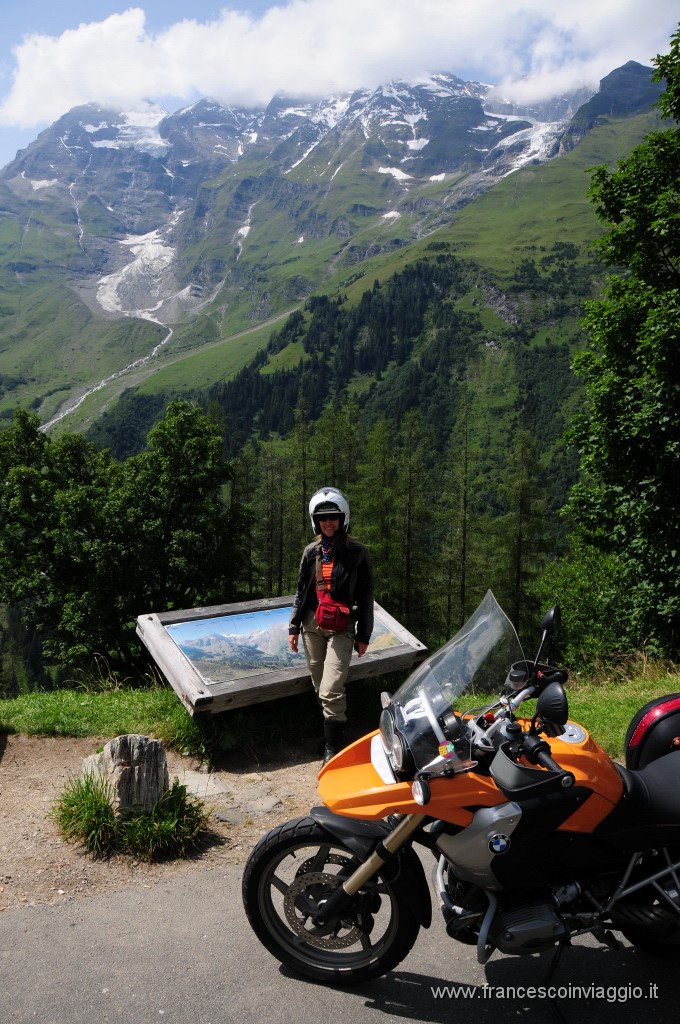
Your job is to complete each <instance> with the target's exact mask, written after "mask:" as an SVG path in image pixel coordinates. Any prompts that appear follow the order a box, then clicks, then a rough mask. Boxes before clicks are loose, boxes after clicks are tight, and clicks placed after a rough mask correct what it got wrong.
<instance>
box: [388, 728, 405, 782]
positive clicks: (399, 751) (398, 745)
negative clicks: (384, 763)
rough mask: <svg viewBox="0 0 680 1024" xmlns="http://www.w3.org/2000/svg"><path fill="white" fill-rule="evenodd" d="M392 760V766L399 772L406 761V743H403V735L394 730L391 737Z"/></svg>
mask: <svg viewBox="0 0 680 1024" xmlns="http://www.w3.org/2000/svg"><path fill="white" fill-rule="evenodd" d="M391 753H392V760H393V761H394V767H395V768H396V769H397V771H398V772H400V771H401V770H402V769H403V767H404V762H405V761H406V744H405V743H404V740H403V737H402V736H401V735H400V733H398V732H396V730H395V732H394V735H393V737H392V751H391Z"/></svg>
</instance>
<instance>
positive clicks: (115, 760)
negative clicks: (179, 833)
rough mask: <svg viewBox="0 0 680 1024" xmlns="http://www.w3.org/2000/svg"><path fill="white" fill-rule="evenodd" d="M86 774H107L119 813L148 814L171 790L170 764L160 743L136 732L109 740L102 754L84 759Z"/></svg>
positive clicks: (115, 808)
mask: <svg viewBox="0 0 680 1024" xmlns="http://www.w3.org/2000/svg"><path fill="white" fill-rule="evenodd" d="M83 771H84V772H93V773H96V774H99V775H104V776H105V777H106V778H107V779H108V781H109V783H110V785H111V791H112V794H113V799H112V803H113V808H114V810H115V811H116V812H121V811H131V810H134V811H141V812H143V813H144V814H149V813H150V811H151V809H152V807H153V805H154V804H155V803H156V802H157V801H158V800H159V799H160V798H161V797H162V796H164V795H165V793H167V792H168V790H169V789H170V778H169V775H168V761H167V758H166V756H165V749H164V747H163V744H162V743H161V741H160V740H153V739H150V737H149V736H138V735H135V734H134V733H131V734H127V735H124V736H116V737H115V739H112V740H109V742H108V743H107V744H106V746H105V747H104V749H103V750H102V751H101V753H99V754H92V755H91V756H90V757H86V758H84V759H83Z"/></svg>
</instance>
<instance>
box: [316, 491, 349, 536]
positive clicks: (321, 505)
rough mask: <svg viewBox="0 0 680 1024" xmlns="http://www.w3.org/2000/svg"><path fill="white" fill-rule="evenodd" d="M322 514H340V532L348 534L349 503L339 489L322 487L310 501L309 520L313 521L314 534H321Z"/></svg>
mask: <svg viewBox="0 0 680 1024" xmlns="http://www.w3.org/2000/svg"><path fill="white" fill-rule="evenodd" d="M320 512H339V513H340V516H341V520H340V532H341V533H347V530H348V528H349V502H348V501H347V498H346V497H345V495H344V494H343V493H342V491H339V490H338V489H337V487H322V488H321V490H320V491H317V492H316V494H313V495H312V497H311V498H310V500H309V518H310V519H311V520H312V529H313V530H314V533H319V532H320V530H319V520H318V516H319V513H320Z"/></svg>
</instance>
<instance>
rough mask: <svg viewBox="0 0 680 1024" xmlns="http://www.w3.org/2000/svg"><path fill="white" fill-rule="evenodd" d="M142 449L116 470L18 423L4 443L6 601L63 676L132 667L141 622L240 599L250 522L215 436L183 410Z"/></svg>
mask: <svg viewBox="0 0 680 1024" xmlns="http://www.w3.org/2000/svg"><path fill="white" fill-rule="evenodd" d="M147 440H148V445H147V450H146V451H144V452H142V453H141V454H139V455H135V456H132V457H130V458H129V459H127V460H126V461H125V462H124V463H116V462H114V461H113V459H112V458H111V456H110V455H109V454H108V453H107V452H99V451H98V450H97V449H96V448H95V447H94V445H93V444H91V443H90V442H88V441H86V440H85V439H84V438H83V437H81V436H80V435H65V436H63V437H61V438H58V439H56V440H52V439H50V438H48V437H47V436H46V435H44V434H43V433H41V431H40V428H39V422H38V420H37V418H36V417H33V416H30V415H28V414H26V413H23V412H19V413H17V414H16V416H15V419H14V421H13V423H12V425H11V426H10V427H9V428H8V429H7V430H5V431H3V432H2V433H1V434H0V468H1V470H2V473H3V477H4V487H3V489H2V491H1V492H0V601H1V602H2V603H4V604H6V605H8V606H10V607H17V608H19V609H20V612H21V616H22V619H23V621H24V622H25V623H26V624H27V625H28V626H30V627H31V628H35V629H38V630H39V632H40V634H41V635H42V637H43V646H44V649H45V651H46V653H47V654H48V655H49V656H51V657H52V658H54V659H55V660H56V661H57V662H58V663H60V664H62V665H68V666H75V665H89V664H90V663H91V662H92V660H93V658H94V657H95V656H96V655H102V656H104V657H106V658H107V659H109V660H111V661H113V662H115V663H123V662H125V663H126V664H129V662H130V661H134V659H135V657H136V656H138V654H139V644H138V642H137V640H136V638H135V631H134V625H135V620H136V617H137V616H138V615H140V614H143V613H144V612H147V611H160V610H165V609H170V608H178V607H191V606H193V605H197V604H205V603H208V602H210V601H217V600H220V601H221V600H225V601H226V600H229V599H230V598H231V597H232V596H234V593H235V580H236V578H237V576H238V574H239V571H240V564H241V563H240V554H239V550H240V548H239V544H240V535H241V532H242V525H243V521H242V516H241V514H240V511H239V509H238V508H236V507H231V506H229V504H228V503H227V502H226V500H225V495H224V491H223V488H224V485H225V484H226V483H227V482H228V481H229V479H230V476H231V469H230V467H229V466H228V465H227V464H226V463H225V462H224V459H223V457H222V439H221V437H220V434H219V431H218V430H217V428H216V427H215V426H213V425H212V424H211V423H210V422H209V421H208V419H207V418H206V417H205V416H204V415H203V414H202V413H200V412H199V411H198V410H197V409H195V408H192V407H191V406H190V405H189V404H188V403H183V402H177V403H173V404H172V405H170V406H169V407H168V410H167V412H166V415H165V417H164V419H163V420H161V421H160V422H159V423H158V424H157V425H156V427H154V429H153V430H152V431H151V432H150V433H149V435H148V439H147Z"/></svg>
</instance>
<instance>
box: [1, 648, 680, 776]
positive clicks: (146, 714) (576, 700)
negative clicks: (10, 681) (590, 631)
mask: <svg viewBox="0 0 680 1024" xmlns="http://www.w3.org/2000/svg"><path fill="white" fill-rule="evenodd" d="M403 678H405V675H404V674H403V673H398V674H395V675H393V676H388V677H383V678H376V679H370V680H362V681H361V683H359V684H350V685H349V687H348V698H349V729H348V738H352V739H353V738H355V737H358V736H360V735H362V734H363V733H365V732H368V731H370V730H372V729H375V728H377V725H378V718H379V715H380V697H379V695H380V692H381V691H382V690H389V691H391V692H394V691H395V690H396V689H398V687H399V685H400V683H401V682H402V680H403ZM566 691H567V697H568V699H569V714H570V717H571V718H572V719H573V720H574V721H577V722H579V723H581V724H582V725H583V726H584V727H585V728H586V729H587V730H588V732H590V733H591V735H592V736H593V739H595V740H596V741H597V742H598V743H599V744H600V745H601V746H602V747H603V748H604V749H605V750H606V751H607V753H608V754H609V755H610V756H611V757H614V758H621V757H622V756H623V753H624V749H623V744H624V739H625V735H626V730H627V729H628V723H629V722H630V720H631V718H632V717H633V715H634V714H635V712H636V711H637V710H638V709H639V708H640V707H642V706H643V705H644V704H646V703H647V701H649V700H651V699H652V698H653V697H659V696H662V695H663V694H666V693H674V692H676V691H680V672H678V670H677V666H664V665H654V664H651V665H650V664H648V663H643V662H641V663H640V664H626V665H622V666H618V667H617V668H612V667H609V669H608V670H607V671H604V670H603V669H600V670H598V671H597V672H594V673H592V674H590V675H588V676H585V675H581V674H577V673H575V674H574V675H572V676H571V677H570V679H569V681H568V682H567V684H566ZM496 697H497V694H490V695H488V696H474V697H471V696H468V697H465V698H463V699H462V704H463V705H465V706H466V707H467V706H470V705H471V704H474V705H475V706H478V705H481V704H483V703H485V702H486V703H491V702H493V701H494V700H495V699H496ZM531 707H532V705H531V703H530V702H527V703H526V705H525V706H524V707H523V708H522V709H521V710H522V711H523V713H524V714H525V715H529V714H530V713H531ZM459 710H460V708H459ZM321 728H322V724H321V712H320V710H319V708H318V705H317V702H316V699H315V697H314V695H313V694H312V693H311V692H309V693H304V694H299V695H298V696H295V697H287V698H285V699H283V700H277V701H272V702H270V703H267V704H258V705H255V706H254V707H250V708H243V709H240V710H235V711H225V712H222V713H221V714H217V715H203V716H201V715H197V716H196V717H194V718H192V717H191V715H189V713H188V712H187V711H186V710H185V708H184V706H183V705H182V704H181V703H180V701H179V700H178V699H177V697H176V696H175V693H174V691H173V690H171V689H169V688H168V687H163V686H156V687H153V688H150V689H139V688H129V687H127V686H120V687H119V688H117V689H113V690H105V691H102V692H96V693H89V692H83V691H82V690H55V691H52V692H48V693H43V692H36V693H28V694H23V695H21V696H19V697H13V698H4V699H0V732H16V733H24V734H26V735H28V736H77V737H87V736H91V737H95V738H98V739H100V738H104V737H106V738H111V737H113V736H119V735H121V734H123V733H140V734H142V735H145V736H153V737H155V738H156V739H159V740H161V742H162V743H163V745H164V746H165V747H166V748H172V749H174V750H177V751H179V752H180V753H183V754H187V755H191V756H193V757H197V758H199V759H200V760H201V761H203V762H206V763H211V764H214V763H216V762H217V761H219V760H221V759H222V758H223V757H224V756H225V755H229V756H237V757H238V758H239V759H240V760H243V758H244V757H245V758H246V759H247V760H249V761H256V762H257V761H261V760H262V759H263V752H266V754H267V756H270V757H272V756H273V757H276V756H281V757H285V756H286V754H287V753H289V752H290V749H291V747H292V746H296V747H297V746H299V745H300V743H303V744H305V743H314V742H316V741H317V740H319V739H320V738H321Z"/></svg>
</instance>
